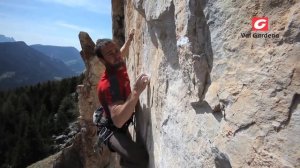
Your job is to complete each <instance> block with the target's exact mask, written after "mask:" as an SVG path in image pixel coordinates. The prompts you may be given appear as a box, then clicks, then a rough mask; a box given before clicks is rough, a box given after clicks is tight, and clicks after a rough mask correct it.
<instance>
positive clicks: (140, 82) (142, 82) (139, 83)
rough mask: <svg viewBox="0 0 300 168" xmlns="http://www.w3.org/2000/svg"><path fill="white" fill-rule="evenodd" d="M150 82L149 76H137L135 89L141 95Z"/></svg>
mask: <svg viewBox="0 0 300 168" xmlns="http://www.w3.org/2000/svg"><path fill="white" fill-rule="evenodd" d="M149 83H150V80H149V76H147V75H146V74H141V75H139V76H138V77H137V79H136V82H135V84H134V88H133V90H134V91H135V92H136V93H137V94H138V95H140V94H141V93H142V92H143V90H144V89H145V88H146V86H147V85H148V84H149Z"/></svg>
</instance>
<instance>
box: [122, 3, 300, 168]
mask: <svg viewBox="0 0 300 168" xmlns="http://www.w3.org/2000/svg"><path fill="white" fill-rule="evenodd" d="M299 8H300V4H299V1H282V0H279V1H273V0H262V1H250V0H247V1H235V0H234V1H221V0H208V1H198V0H184V1H179V0H165V1H143V0H127V1H125V23H126V24H125V28H126V29H125V32H126V33H125V34H128V32H129V31H130V30H131V29H132V28H135V29H136V34H135V38H134V41H133V46H131V48H130V52H129V59H128V60H127V64H128V65H127V66H128V70H129V74H130V78H131V80H134V79H135V78H136V76H137V75H138V74H139V73H141V72H146V73H149V74H151V82H150V85H149V86H148V87H147V89H146V90H145V91H144V93H143V94H142V95H141V110H142V114H141V115H139V116H138V122H137V124H138V127H139V128H140V129H139V131H138V133H137V134H138V135H141V139H140V140H141V141H142V143H144V144H145V145H146V146H147V149H148V151H149V153H150V167H230V166H232V167H300V164H299V163H300V153H299V151H300V145H299V143H298V142H297V141H299V140H300V121H299V120H300V117H299V116H300V106H299V101H300V100H299V99H300V96H299V93H300V55H299V53H300V43H299V39H300V38H299V37H300V34H299V33H300V23H299V21H300V19H299V16H300V12H299ZM253 16H267V17H269V25H270V26H269V32H268V33H278V34H279V38H277V39H274V38H273V39H272V38H271V39H265V38H261V39H258V38H242V37H241V33H250V32H251V18H252V17H253ZM132 83H133V82H132Z"/></svg>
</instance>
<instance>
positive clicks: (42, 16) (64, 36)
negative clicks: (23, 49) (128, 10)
mask: <svg viewBox="0 0 300 168" xmlns="http://www.w3.org/2000/svg"><path fill="white" fill-rule="evenodd" d="M111 27H112V23H111V0H0V34H3V35H5V36H7V37H13V38H14V39H15V40H16V41H25V42H26V43H27V44H28V45H31V44H44V45H55V46H74V47H76V48H77V49H78V50H81V47H80V43H79V39H78V34H79V32H80V31H85V32H87V33H89V35H90V36H91V38H92V39H93V41H96V40H97V39H98V38H112V28H111Z"/></svg>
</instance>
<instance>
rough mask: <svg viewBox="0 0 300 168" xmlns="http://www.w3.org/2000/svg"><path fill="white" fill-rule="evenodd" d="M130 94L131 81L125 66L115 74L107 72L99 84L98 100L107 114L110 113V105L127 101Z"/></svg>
mask: <svg viewBox="0 0 300 168" xmlns="http://www.w3.org/2000/svg"><path fill="white" fill-rule="evenodd" d="M130 93H131V89H130V81H129V77H128V74H127V69H126V66H125V65H124V66H122V67H121V68H119V69H118V70H116V71H114V72H108V71H107V70H105V72H104V74H103V76H102V77H101V79H100V80H99V83H98V98H99V101H100V103H101V104H102V106H103V107H104V109H105V112H106V114H108V112H109V109H108V105H111V104H112V103H115V102H117V101H120V100H122V101H126V99H127V97H128V96H129V94H130ZM108 115H110V114H108Z"/></svg>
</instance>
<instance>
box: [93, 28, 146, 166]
mask: <svg viewBox="0 0 300 168" xmlns="http://www.w3.org/2000/svg"><path fill="white" fill-rule="evenodd" d="M133 36H134V31H131V32H130V34H129V38H128V40H127V41H126V42H125V44H124V45H123V47H122V48H121V50H120V49H119V48H118V47H117V45H116V44H115V43H114V42H113V41H112V40H110V39H99V40H97V42H96V46H95V53H96V55H97V57H98V58H99V60H100V61H101V62H102V63H103V64H104V65H105V67H106V70H105V72H104V74H103V76H102V77H101V79H100V80H99V83H98V98H99V101H100V103H101V105H102V106H103V108H104V116H105V117H106V118H108V120H109V121H111V122H110V123H111V124H110V125H111V126H108V128H109V130H112V132H113V134H112V136H111V137H109V138H107V139H108V140H107V142H106V143H105V144H107V146H108V148H109V149H110V150H111V151H115V152H117V153H118V154H120V156H121V160H120V165H121V166H122V167H147V165H148V158H149V157H148V153H147V150H146V149H145V148H144V147H143V146H140V145H139V144H137V143H135V142H134V141H133V140H132V138H131V135H130V133H129V131H128V125H129V123H130V120H131V118H132V115H133V114H134V109H135V106H136V104H137V102H138V99H139V96H140V94H141V93H142V91H143V90H144V89H145V88H146V86H147V85H148V83H149V80H147V75H145V74H141V75H140V76H139V77H138V78H137V79H136V82H135V84H134V87H133V90H132V91H131V88H130V81H129V77H128V74H127V69H126V65H125V62H124V57H125V55H126V54H125V53H126V52H127V51H128V48H129V46H130V43H131V41H132V40H133Z"/></svg>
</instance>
